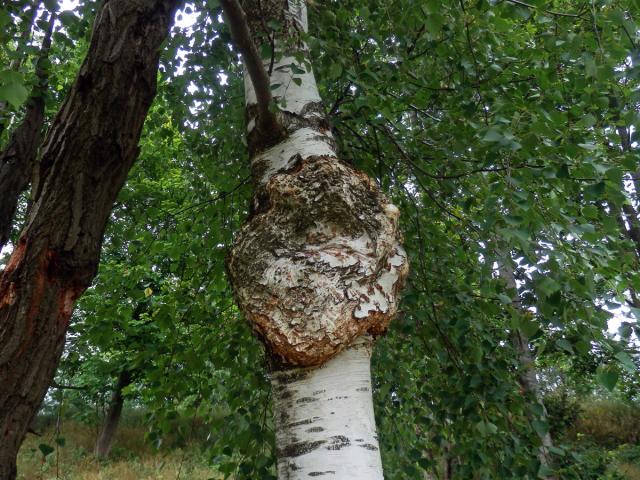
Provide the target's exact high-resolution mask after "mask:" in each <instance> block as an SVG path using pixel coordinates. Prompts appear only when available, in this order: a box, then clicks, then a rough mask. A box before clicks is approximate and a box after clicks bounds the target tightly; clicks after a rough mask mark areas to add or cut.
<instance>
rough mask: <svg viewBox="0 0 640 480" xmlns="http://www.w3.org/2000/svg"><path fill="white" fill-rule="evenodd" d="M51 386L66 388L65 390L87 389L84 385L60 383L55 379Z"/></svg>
mask: <svg viewBox="0 0 640 480" xmlns="http://www.w3.org/2000/svg"><path fill="white" fill-rule="evenodd" d="M51 386H52V387H53V388H59V389H64V390H86V389H87V387H82V386H75V385H60V384H59V383H58V382H56V381H55V380H54V381H53V382H51Z"/></svg>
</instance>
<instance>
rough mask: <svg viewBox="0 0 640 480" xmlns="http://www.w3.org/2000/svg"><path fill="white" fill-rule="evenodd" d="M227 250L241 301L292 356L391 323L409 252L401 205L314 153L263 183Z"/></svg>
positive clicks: (308, 354) (318, 359)
mask: <svg viewBox="0 0 640 480" xmlns="http://www.w3.org/2000/svg"><path fill="white" fill-rule="evenodd" d="M265 192H266V195H267V197H268V202H267V204H268V208H267V209H266V211H264V212H262V213H260V214H257V215H255V216H254V217H253V218H251V220H250V221H249V222H248V223H247V224H246V225H245V226H244V227H243V228H242V229H241V231H240V232H239V234H238V236H237V237H236V241H235V243H234V245H233V247H232V249H231V252H230V255H229V258H228V264H227V266H228V271H229V275H230V278H231V282H232V284H233V287H234V291H235V294H236V300H237V302H238V305H239V306H240V309H241V310H242V312H243V313H244V315H245V316H246V318H247V319H248V320H249V322H250V323H251V324H252V326H253V328H254V330H255V331H256V332H257V333H258V335H259V336H260V337H261V338H262V339H263V341H264V343H265V344H266V346H267V348H268V350H269V351H270V353H271V354H272V355H275V356H276V357H278V358H279V359H280V360H281V361H282V362H283V363H284V364H289V365H302V366H311V365H319V364H322V363H324V362H325V361H327V360H328V359H329V358H331V357H332V356H334V355H335V354H337V353H338V352H340V351H341V350H343V349H345V348H346V347H348V346H349V345H350V344H351V343H352V342H353V340H354V339H355V338H356V337H358V336H360V335H362V334H364V333H371V334H374V335H379V334H381V333H383V332H384V331H385V329H386V328H387V326H388V324H389V322H390V320H391V319H392V317H393V316H394V315H395V313H396V310H397V301H398V293H399V290H400V287H401V285H402V284H403V281H404V278H405V277H406V274H407V272H408V261H407V256H406V253H405V252H404V250H403V248H402V246H401V245H400V242H401V235H400V231H399V228H398V216H399V211H398V209H397V208H396V207H395V206H394V205H392V204H391V203H389V201H388V200H387V199H386V198H385V196H384V195H382V194H381V193H380V191H379V189H378V187H377V185H376V184H375V183H374V182H373V181H372V180H371V179H370V178H369V177H368V176H367V175H366V174H364V173H362V172H358V171H356V170H354V169H353V168H351V167H350V166H348V165H346V164H343V163H340V162H338V161H337V160H336V159H334V158H327V157H311V158H308V159H306V160H303V161H301V162H299V163H298V164H297V165H296V166H295V168H294V169H292V170H291V171H289V172H287V173H282V174H276V175H274V176H273V177H272V178H271V179H270V180H269V182H268V183H267V184H266V186H265Z"/></svg>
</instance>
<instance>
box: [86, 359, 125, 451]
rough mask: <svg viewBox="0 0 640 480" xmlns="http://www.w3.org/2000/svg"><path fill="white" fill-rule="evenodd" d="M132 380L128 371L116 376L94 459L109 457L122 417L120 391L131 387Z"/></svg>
mask: <svg viewBox="0 0 640 480" xmlns="http://www.w3.org/2000/svg"><path fill="white" fill-rule="evenodd" d="M132 380H133V378H132V376H131V372H130V371H129V370H123V371H121V372H120V375H118V382H117V383H116V386H115V388H114V390H113V394H112V395H111V402H109V408H108V410H107V415H106V416H105V418H104V422H102V429H101V430H100V435H99V436H98V439H97V441H96V451H95V456H96V458H99V459H103V458H107V457H108V456H109V451H110V450H111V445H112V444H113V439H114V437H115V433H116V430H117V429H118V424H119V423H120V416H121V415H122V407H123V405H124V397H123V396H122V390H123V389H124V388H125V387H128V386H129V385H131V382H132Z"/></svg>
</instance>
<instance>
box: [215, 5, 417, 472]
mask: <svg viewBox="0 0 640 480" xmlns="http://www.w3.org/2000/svg"><path fill="white" fill-rule="evenodd" d="M225 3H226V2H225ZM243 7H244V11H245V14H246V19H247V23H248V26H249V30H250V32H251V34H252V38H253V42H254V43H255V44H256V45H257V47H258V51H261V50H263V49H262V48H261V47H263V46H264V44H266V45H268V46H269V47H271V48H272V51H273V50H275V52H273V55H272V58H271V59H265V60H264V69H265V70H266V71H267V72H268V73H269V75H270V82H271V93H272V97H273V99H274V101H275V104H276V105H275V116H276V118H277V120H278V122H279V124H280V125H279V129H282V130H284V132H285V134H284V135H281V134H280V132H277V133H276V134H274V132H265V131H264V129H263V127H262V126H263V125H265V123H266V122H263V121H262V120H261V118H260V117H259V115H260V112H261V111H264V105H258V102H259V101H260V100H259V98H263V97H265V95H264V92H258V95H257V94H256V89H255V88H254V86H253V83H252V80H251V79H252V78H253V77H250V75H249V74H247V73H245V95H246V98H245V100H246V118H247V138H248V145H249V154H250V158H251V170H252V176H253V180H254V188H255V192H254V199H253V204H252V214H251V216H250V218H249V221H248V222H247V223H246V224H245V225H244V227H243V228H242V229H241V230H240V232H238V234H237V236H236V238H235V241H234V245H233V247H232V248H231V251H230V252H229V256H228V259H227V269H228V273H229V278H230V281H231V284H232V286H233V290H234V295H235V297H236V301H237V303H238V306H239V308H240V310H241V311H242V312H243V314H244V316H245V317H246V318H247V320H248V321H249V323H250V324H251V326H252V328H253V330H254V331H255V332H256V334H257V335H258V336H259V338H260V339H261V340H262V342H263V343H264V345H265V347H266V350H267V353H268V355H269V360H270V365H271V366H272V369H273V370H274V371H273V373H272V386H273V392H274V405H273V407H274V414H275V425H276V436H277V449H278V477H279V478H280V479H288V480H296V479H303V478H304V479H307V478H309V477H316V476H318V477H320V476H321V477H322V478H332V479H344V480H347V479H367V480H378V479H380V480H381V479H382V478H383V477H382V465H381V460H380V452H379V449H378V442H377V438H376V435H375V431H376V427H375V419H374V416H373V406H372V397H371V380H370V377H371V376H370V371H369V368H370V367H369V364H370V352H371V348H372V346H373V340H374V337H375V336H378V335H380V334H382V333H383V332H384V331H385V330H386V328H387V326H388V324H389V322H390V321H391V319H392V318H393V316H394V315H395V313H396V311H397V308H398V296H399V292H400V289H401V287H402V284H403V282H404V279H405V277H406V275H407V272H408V261H407V255H406V253H405V251H404V250H403V248H402V246H401V234H400V229H399V226H398V217H399V211H398V209H397V208H396V207H395V206H394V205H392V204H391V203H390V202H389V201H388V200H387V199H386V198H385V196H384V195H383V194H382V193H381V192H380V190H379V189H378V187H377V185H376V184H375V182H374V181H373V180H372V179H370V178H369V177H368V176H367V175H366V174H364V173H362V172H359V171H357V170H355V169H354V168H352V167H351V166H350V165H347V164H345V163H343V162H341V161H340V160H339V158H338V154H337V151H336V144H335V141H334V139H333V136H332V134H331V131H330V127H329V124H328V121H327V119H326V115H325V112H324V110H323V105H322V101H321V98H320V95H319V93H318V89H317V87H316V82H315V79H314V76H313V72H312V70H311V68H310V67H309V66H308V65H307V64H308V62H304V61H303V62H301V61H300V60H296V58H298V59H299V58H300V57H301V56H302V57H303V58H307V57H308V55H307V53H308V52H307V49H306V46H305V44H304V43H303V41H302V35H301V34H302V32H304V31H306V29H307V12H306V5H305V3H304V2H303V1H298V0H289V1H286V0H284V1H283V0H245V1H244V2H243ZM268 25H281V26H282V27H281V28H280V29H278V30H277V31H273V30H271V29H270V28H268V27H267V26H268ZM232 30H233V29H232ZM238 30H239V29H236V31H238ZM252 67H255V65H253V66H252ZM252 70H255V68H252ZM258 88H260V87H258ZM271 107H272V110H273V109H274V108H273V107H274V105H271Z"/></svg>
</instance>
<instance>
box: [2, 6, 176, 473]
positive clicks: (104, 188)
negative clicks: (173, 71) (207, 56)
mask: <svg viewBox="0 0 640 480" xmlns="http://www.w3.org/2000/svg"><path fill="white" fill-rule="evenodd" d="M176 3H177V0H138V1H135V2H132V1H131V0H107V1H105V2H104V3H103V4H102V6H101V8H100V10H99V11H98V13H97V15H96V20H95V24H94V29H93V35H92V39H91V45H90V47H89V52H88V53H87V57H86V59H85V61H84V63H83V65H82V67H81V68H80V72H79V74H78V77H77V79H76V81H75V84H74V86H73V87H72V89H71V92H70V93H69V96H68V97H67V99H66V100H65V102H64V103H63V105H62V107H61V108H60V111H59V112H58V114H57V115H56V117H55V119H54V120H53V123H52V126H51V128H50V129H49V131H48V133H47V136H46V138H45V141H44V144H43V147H42V159H41V162H40V181H39V186H38V188H37V196H36V199H35V203H34V205H33V208H32V209H31V212H30V214H29V217H28V218H27V222H26V226H25V228H24V230H23V231H22V233H21V236H20V240H19V241H18V244H17V246H16V248H15V249H14V251H13V253H12V255H11V258H10V260H9V263H8V264H7V266H6V268H5V270H4V272H3V273H2V276H1V277H0V385H2V388H1V389H0V478H1V479H2V480H7V479H13V478H15V476H16V466H15V461H16V455H17V453H18V449H19V447H20V444H21V443H22V440H23V439H24V436H25V433H26V431H27V428H28V426H29V424H30V422H31V420H32V418H33V417H34V415H35V413H36V412H37V410H38V407H39V406H40V403H41V402H42V399H43V397H44V394H45V392H46V390H47V387H48V385H49V384H50V383H51V380H52V379H53V375H54V372H55V369H56V366H57V364H58V361H59V358H60V354H61V352H62V349H63V346H64V338H65V333H66V330H67V325H68V323H69V319H70V317H71V312H72V309H73V305H74V302H75V300H76V299H77V298H78V296H79V295H80V294H81V293H82V292H83V291H84V290H85V289H86V288H87V287H88V286H89V284H90V283H91V280H92V279H93V277H94V275H95V273H96V270H97V265H98V260H99V255H100V245H101V242H102V236H103V233H104V228H105V224H106V222H107V219H108V217H109V212H110V210H111V208H112V204H113V202H114V200H115V198H116V195H117V194H118V192H119V190H120V188H121V187H122V185H123V183H124V181H125V178H126V176H127V173H128V171H129V169H130V168H131V166H132V164H133V162H134V160H135V158H136V156H137V154H138V140H139V137H140V132H141V130H142V125H143V122H144V119H145V116H146V114H147V111H148V109H149V106H150V105H151V102H152V100H153V97H154V96H155V93H156V75H157V67H158V60H159V55H160V45H161V43H162V42H163V40H164V39H165V38H166V36H167V33H168V29H169V24H170V22H171V19H172V17H173V10H174V8H175V6H176Z"/></svg>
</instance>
